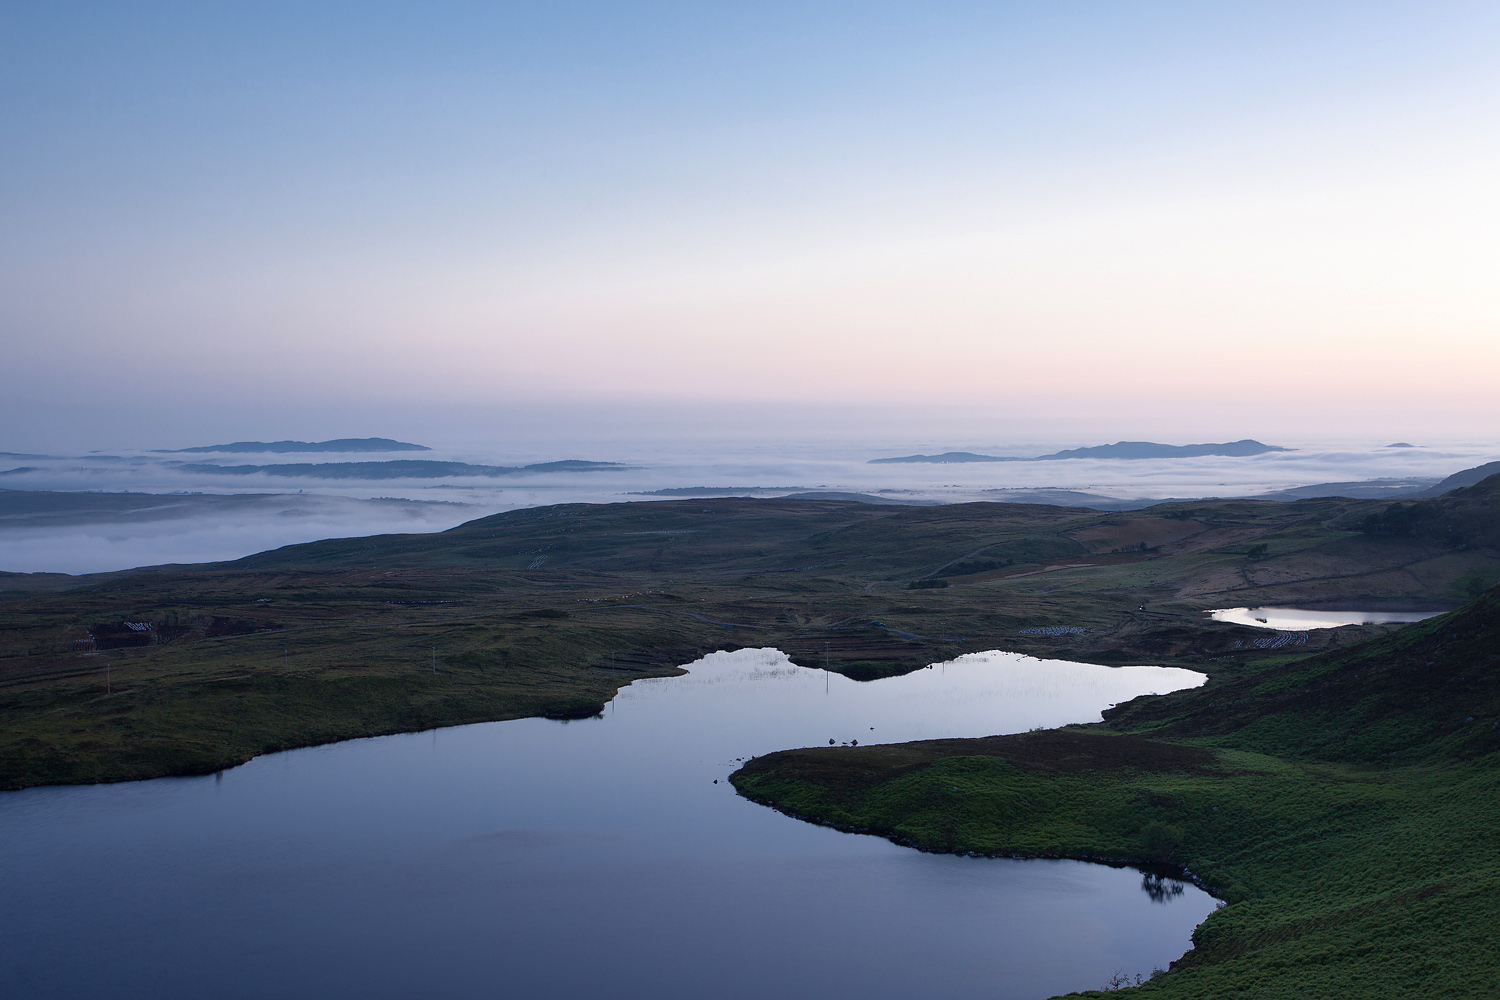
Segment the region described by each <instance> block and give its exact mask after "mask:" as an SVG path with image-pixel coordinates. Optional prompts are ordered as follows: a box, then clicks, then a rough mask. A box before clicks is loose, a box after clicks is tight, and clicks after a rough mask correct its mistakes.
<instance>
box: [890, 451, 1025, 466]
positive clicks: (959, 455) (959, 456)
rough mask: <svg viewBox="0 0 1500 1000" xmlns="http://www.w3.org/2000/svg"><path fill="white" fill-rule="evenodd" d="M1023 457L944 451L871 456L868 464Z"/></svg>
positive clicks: (993, 459)
mask: <svg viewBox="0 0 1500 1000" xmlns="http://www.w3.org/2000/svg"><path fill="white" fill-rule="evenodd" d="M1026 461H1030V460H1029V459H1025V458H1007V457H1002V456H997V455H976V454H974V453H973V452H971V451H945V452H943V454H941V455H903V456H901V457H900V458H872V459H870V461H869V463H868V464H870V465H895V464H897V463H900V462H1026Z"/></svg>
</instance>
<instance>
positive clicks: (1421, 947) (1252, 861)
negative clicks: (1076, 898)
mask: <svg viewBox="0 0 1500 1000" xmlns="http://www.w3.org/2000/svg"><path fill="white" fill-rule="evenodd" d="M1497 638H1500V589H1495V590H1491V591H1489V592H1488V593H1486V594H1485V595H1483V596H1482V597H1481V598H1480V599H1479V600H1477V601H1475V602H1474V603H1472V604H1470V605H1468V606H1466V607H1464V608H1462V609H1460V610H1459V611H1457V612H1454V613H1452V614H1449V615H1445V616H1443V617H1441V618H1438V619H1433V620H1431V621H1429V622H1425V623H1421V624H1418V625H1413V626H1409V627H1407V628H1406V629H1403V630H1401V631H1400V632H1398V633H1396V634H1395V635H1392V636H1388V637H1383V638H1378V639H1375V640H1373V641H1370V642H1368V643H1366V644H1364V645H1361V646H1359V647H1356V648H1353V649H1346V650H1339V651H1331V652H1326V653H1321V654H1317V655H1314V656H1311V657H1306V658H1303V659H1299V660H1294V661H1287V660H1284V659H1283V660H1278V661H1266V662H1253V661H1252V662H1249V663H1240V664H1236V665H1234V666H1233V667H1232V668H1229V669H1222V670H1220V671H1218V672H1217V673H1216V674H1215V675H1214V677H1213V679H1212V680H1211V681H1210V683H1209V684H1207V685H1205V686H1204V687H1203V688H1200V689H1197V690H1193V691H1187V692H1179V693H1178V694H1174V695H1168V696H1163V697H1154V698H1143V699H1137V700H1136V701H1134V702H1131V703H1128V704H1127V705H1124V706H1121V707H1120V708H1119V709H1117V710H1115V711H1114V712H1112V713H1110V715H1109V718H1108V719H1107V721H1106V722H1105V723H1104V724H1102V725H1099V726H1090V727H1071V728H1068V729H1063V730H1056V731H1051V732H1045V733H1031V734H1022V735H1018V736H1010V737H991V738H988V739H983V740H947V741H931V742H927V743H915V744H904V745H897V746H890V747H881V746H875V747H858V748H846V747H832V748H821V749H812V750H795V751H786V752H783V753H778V754H771V755H768V756H766V757H762V758H758V759H756V760H754V761H752V762H750V763H748V764H747V765H746V766H745V767H744V768H743V769H742V770H740V771H739V772H737V773H736V774H735V775H734V777H733V778H732V779H731V780H732V781H733V782H734V783H735V785H736V787H737V788H739V789H740V791H741V792H742V793H743V794H745V795H747V796H749V797H751V798H753V799H756V800H758V801H762V802H766V803H768V804H772V805H774V806H776V807H777V808H780V809H783V810H785V811H788V812H790V813H793V814H795V815H800V816H803V817H807V818H812V819H816V820H818V821H821V822H827V823H831V824H833V825H836V826H840V827H843V828H845V829H855V830H865V831H869V832H876V833H881V834H885V835H887V836H891V837H893V838H895V839H897V840H899V841H902V842H905V843H910V844H913V845H916V846H920V847H923V848H925V849H929V850H940V851H947V850H959V851H978V852H984V853H991V854H1019V855H1027V856H1064V857H1080V858H1091V859H1106V858H1107V859H1114V860H1126V861H1131V862H1137V863H1165V864H1168V865H1171V866H1174V867H1177V868H1178V869H1179V870H1180V871H1185V872H1186V874H1189V875H1191V876H1192V877H1195V878H1197V879H1199V880H1201V881H1202V882H1203V883H1204V884H1206V885H1208V886H1210V887H1212V888H1213V889H1214V890H1215V891H1216V892H1218V893H1219V894H1220V895H1222V897H1223V898H1224V899H1225V900H1226V901H1227V902H1228V903H1229V905H1228V906H1226V907H1224V908H1223V909H1220V910H1219V911H1217V912H1216V913H1214V914H1213V915H1211V916H1210V917H1209V918H1208V919H1207V920H1206V921H1205V922H1204V923H1203V924H1202V925H1201V926H1200V927H1199V928H1198V931H1197V933H1196V934H1195V938H1194V940H1195V948H1194V949H1193V950H1192V951H1191V952H1189V953H1188V954H1187V955H1186V956H1185V957H1184V958H1183V959H1182V960H1180V961H1179V962H1177V963H1174V965H1173V968H1172V970H1171V971H1170V972H1168V973H1167V974H1165V975H1163V976H1159V977H1157V978H1155V979H1152V980H1150V981H1149V982H1148V983H1146V984H1145V985H1143V986H1141V987H1139V993H1140V994H1141V995H1142V996H1161V997H1183V998H1188V997H1192V998H1199V997H1245V998H1257V1000H1260V998H1264V1000H1271V998H1291V997H1299V998H1313V997H1328V998H1335V997H1337V998H1343V997H1418V996H1420V997H1493V996H1497V995H1500V823H1497V820H1496V816H1497V815H1500V808H1497V807H1500V752H1497V751H1500V735H1497V725H1500V641H1497ZM1141 971H1144V970H1141ZM1101 985H1103V984H1101Z"/></svg>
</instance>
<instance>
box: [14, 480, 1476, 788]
mask: <svg viewBox="0 0 1500 1000" xmlns="http://www.w3.org/2000/svg"><path fill="white" fill-rule="evenodd" d="M1497 482H1500V480H1489V481H1486V482H1485V483H1481V484H1480V485H1478V486H1475V487H1471V488H1469V489H1466V490H1459V491H1455V492H1453V493H1450V494H1447V495H1445V496H1443V497H1439V498H1435V499H1431V500H1421V501H1416V502H1414V503H1412V504H1408V505H1397V506H1396V507H1395V508H1394V509H1393V508H1392V507H1391V506H1390V505H1388V504H1384V503H1381V502H1379V501H1368V500H1343V499H1337V498H1322V499H1315V500H1304V501H1299V502H1296V503H1276V502H1271V501H1213V502H1194V503H1191V504H1163V505H1159V506H1157V507H1153V508H1148V509H1146V510H1141V511H1136V512H1132V513H1129V514H1116V513H1101V512H1098V511H1092V510H1082V509H1077V508H1066V507H1055V506H1045V505H1024V504H990V503H979V504H961V505H953V506H943V507H903V506H886V505H879V506H877V505H870V504H861V503H851V502H838V501H828V500H804V499H781V500H758V499H747V498H714V499H708V500H673V501H655V502H638V503H621V504H605V505H584V504H576V505H565V506H558V507H548V508H536V509H530V510H518V511H512V512H510V513H507V514H500V515H496V516H493V517H487V518H482V519H479V520H476V521H472V522H469V523H467V524H464V525H461V526H459V527H457V528H454V529H452V530H451V531H445V532H441V533H435V534H422V535H385V536H375V537H368V538H352V539H331V540H327V541H322V542H316V543H311V544H306V545H295V546H289V547H287V548H283V549H277V550H274V551H271V552H264V553H260V554H258V555H254V556H250V557H248V558H245V559H240V560H237V561H234V562H227V563H217V564H205V565H199V566H161V567H152V568H148V569H143V570H136V571H131V572H127V573H114V574H100V575H96V576H91V577H67V576H62V575H59V574H46V575H41V574H39V575H23V574H5V575H0V720H3V723H4V725H3V729H0V787H6V788H18V787H25V786H28V785H36V784H54V783H66V782H90V781H111V780H122V779H129V778H144V777H154V776H158V775H165V774H189V773H203V772H208V771H213V770H218V769H221V768H224V767H228V766H232V765H234V764H236V763H240V762H243V761H245V760H248V759H249V758H251V757H253V756H255V755H257V754H260V753H265V752H268V751H273V750H280V749H287V748H291V747H297V746H307V745H312V744H316V743H322V742H329V741H333V740H340V739H347V738H351V737H356V736H369V735H379V734H382V733H392V732H401V731H410V730H416V729H423V728H429V727H433V726H441V725H453V724H458V723H464V722H476V721H483V720H490V719H506V718H517V717H522V716H532V715H552V716H557V717H572V716H577V715H587V714H589V713H591V712H595V711H598V710H599V708H600V707H602V704H603V702H604V701H605V700H607V699H608V698H609V697H611V696H612V694H613V693H614V691H615V690H617V689H618V687H619V686H620V685H622V684H625V683H628V682H629V681H630V680H631V679H633V678H635V677H640V676H646V675H651V674H663V673H670V672H673V671H675V670H677V669H678V668H679V665H680V664H682V663H686V662H688V661H690V660H691V659H693V658H694V657H696V656H698V655H700V654H702V653H705V652H709V651H712V650H714V649H729V648H738V647H743V646H774V647H777V648H780V649H782V650H784V651H786V652H787V653H789V654H790V655H792V656H793V657H794V658H795V659H796V660H797V661H798V662H801V663H805V664H808V665H818V666H822V665H826V666H828V667H829V668H830V669H833V670H837V671H841V672H843V673H845V674H847V675H849V676H851V677H854V678H857V679H861V680H873V679H878V678H880V677H884V676H890V675H893V674H899V673H903V672H905V671H908V670H912V669H916V668H918V667H921V666H924V665H925V664H928V663H931V662H934V661H938V660H944V659H949V658H951V657H953V656H956V655H958V654H960V653H963V652H968V651H975V650H982V649H992V648H997V647H998V648H1005V649H1011V650H1018V651H1022V652H1027V653H1031V654H1034V655H1037V656H1043V657H1046V656H1053V657H1072V658H1079V659H1087V660H1093V661H1095V662H1100V663H1130V662H1144V663H1175V664H1183V665H1189V666H1197V667H1199V668H1205V667H1204V664H1205V663H1206V664H1207V666H1206V669H1208V670H1209V671H1210V672H1213V673H1214V674H1215V676H1218V675H1219V674H1220V673H1226V674H1227V673H1228V672H1230V671H1233V670H1238V669H1248V667H1246V666H1245V665H1246V664H1248V663H1261V662H1263V660H1264V658H1265V657H1266V656H1267V655H1271V654H1284V653H1287V652H1307V651H1314V650H1320V649H1328V650H1339V649H1345V648H1348V647H1350V646H1352V645H1354V644H1357V643H1359V642H1361V641H1363V640H1365V639H1367V638H1369V637H1370V636H1374V635H1381V634H1385V633H1389V632H1391V631H1392V629H1393V627H1389V626H1371V627H1348V628H1344V629H1334V630H1324V631H1317V632H1311V633H1306V634H1304V635H1297V636H1290V637H1285V636H1283V637H1277V636H1275V635H1274V634H1272V633H1267V632H1266V631H1265V630H1261V629H1253V628H1247V627H1242V626H1237V625H1230V624H1226V623H1220V622H1214V621H1210V620H1208V618H1207V616H1205V615H1204V614H1203V611H1202V609H1204V608H1207V607H1223V606H1226V605H1242V604H1250V605H1255V604H1272V603H1277V602H1283V603H1292V602H1302V601H1308V600H1335V599H1348V600H1356V599H1357V600H1372V599H1375V600H1393V601H1397V600H1399V601H1413V600H1422V601H1427V602H1430V603H1432V604H1433V605H1434V606H1453V605H1456V604H1458V603H1461V602H1462V601H1463V600H1466V599H1468V595H1469V594H1470V592H1471V591H1476V590H1478V589H1482V588H1483V586H1485V585H1487V584H1489V583H1493V582H1494V581H1495V580H1496V579H1500V558H1497V557H1496V555H1495V554H1494V552H1495V549H1496V548H1497V546H1500V542H1497V537H1496V536H1497V527H1496V526H1497V523H1500V518H1497V517H1496V515H1495V510H1496V503H1495V501H1496V493H1497V490H1496V484H1497ZM1414 512H1415V513H1414ZM929 583H942V584H946V586H924V584H929ZM914 585H915V586H914ZM1268 643H1275V644H1277V645H1278V646H1280V647H1282V648H1279V649H1276V650H1268V649H1266V648H1265V647H1266V645H1267V644H1268Z"/></svg>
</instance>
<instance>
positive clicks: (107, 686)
mask: <svg viewBox="0 0 1500 1000" xmlns="http://www.w3.org/2000/svg"><path fill="white" fill-rule="evenodd" d="M114 690H115V688H114V683H113V682H112V681H111V680H110V677H109V661H108V660H105V661H104V693H105V694H113V693H114Z"/></svg>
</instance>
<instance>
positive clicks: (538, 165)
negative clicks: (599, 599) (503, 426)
mask: <svg viewBox="0 0 1500 1000" xmlns="http://www.w3.org/2000/svg"><path fill="white" fill-rule="evenodd" d="M1497 29H1500V7H1496V6H1495V5H1494V4H1491V3H1427V4H1416V3H1399V4H1398V3H1369V2H1361V3H1332V2H1330V3H1313V4H1308V3H1128V2H1120V3H1106V2H1098V3H988V4H934V3H924V4H914V3H912V4H893V3H859V4H852V3H851V4H827V3H825V4H817V3H812V4H808V3H799V4H775V3H757V4H753V5H752V4H743V5H734V6H732V5H728V4H701V3H697V4H688V3H680V4H645V3H636V4H628V3H626V4H621V3H609V4H605V3H574V4H568V3H548V4H451V3H450V4H443V3H422V4H415V3H411V4H401V3H359V4H353V3H350V4H333V3H316V4H273V3H257V4H206V3H192V4H150V3H138V4H130V5H122V4H117V3H108V4H77V3H66V2H60V3H47V4H40V3H38V4H24V5H23V4H20V3H11V4H6V5H4V6H3V7H0V127H3V130H4V135H5V155H4V158H3V165H0V171H3V180H4V183H3V185H0V335H3V337H4V339H5V340H6V342H7V345H8V346H7V354H8V356H9V364H8V366H7V367H8V368H9V370H10V372H11V382H12V395H11V397H10V403H9V404H5V405H7V406H9V407H11V409H8V410H7V411H6V413H7V414H12V415H15V414H36V413H40V412H47V413H59V412H63V411H65V410H66V409H67V408H68V407H69V406H70V404H71V403H72V402H74V401H75V394H76V393H77V392H78V391H79V389H78V379H79V378H80V377H82V378H83V379H84V380H85V381H90V382H92V390H91V392H90V393H89V400H90V402H91V404H92V405H95V406H99V405H103V406H106V407H108V406H110V405H115V404H118V406H119V409H120V412H121V413H122V414H124V415H125V416H124V417H123V418H122V419H129V414H131V413H136V414H144V413H145V412H146V411H148V410H150V408H151V407H153V406H160V405H174V406H190V407H193V408H202V409H203V410H204V412H210V411H213V412H220V411H225V412H227V411H230V410H232V409H233V408H235V407H242V406H244V405H246V404H250V403H254V402H257V401H264V400H265V399H266V398H267V393H268V390H267V385H268V384H274V385H275V386H276V387H277V388H276V389H275V390H274V393H273V394H274V395H276V398H278V399H281V400H283V401H292V402H295V401H296V400H304V401H305V400H307V399H310V398H312V397H313V396H316V397H317V398H318V405H320V406H325V407H326V406H328V405H335V406H336V405H338V404H339V403H341V402H345V403H348V404H349V405H350V406H367V405H372V401H377V400H380V401H384V400H393V401H397V402H401V403H405V404H410V405H428V404H433V405H436V404H439V403H449V402H454V401H461V402H462V403H464V404H465V405H471V406H482V405H484V404H486V403H487V402H498V401H504V402H507V403H514V402H515V401H517V400H523V401H524V400H537V401H545V402H550V403H553V404H559V405H560V404H564V403H566V402H567V401H568V400H570V399H576V398H588V399H591V400H594V401H596V402H597V401H598V400H600V399H618V400H625V401H628V400H632V399H650V400H655V401H661V400H671V399H683V400H688V401H691V400H694V399H715V398H729V399H737V400H745V401H752V402H753V401H756V400H763V401H766V402H767V403H775V402H777V401H795V400H799V399H805V398H807V397H808V396H809V395H817V396H818V397H819V398H820V399H822V400H825V401H829V402H835V403H836V402H838V401H840V400H847V401H849V402H850V403H851V404H861V405H868V404H869V403H870V402H871V400H872V399H877V400H878V399H885V400H890V401H891V402H892V403H893V404H898V405H901V406H910V407H918V408H920V407H923V406H932V405H935V404H938V403H941V402H943V401H945V400H951V399H952V398H954V397H955V396H960V397H964V398H966V399H969V400H972V399H973V397H974V396H975V395H976V394H982V393H984V392H987V391H990V390H991V389H992V388H997V389H1000V390H1003V392H1004V394H1005V396H1006V399H1007V405H1023V404H1024V405H1025V406H1028V407H1032V408H1040V409H1039V410H1037V412H1042V413H1045V412H1046V407H1048V406H1058V407H1063V406H1067V407H1069V408H1070V412H1076V408H1077V406H1078V405H1079V404H1078V397H1079V396H1083V397H1085V398H1088V399H1091V400H1095V401H1097V405H1098V407H1099V413H1100V415H1101V420H1104V419H1114V418H1115V417H1116V416H1118V415H1119V414H1120V413H1121V412H1122V410H1123V411H1124V412H1127V413H1129V412H1135V411H1138V412H1139V413H1140V415H1141V416H1140V419H1141V420H1142V421H1145V422H1148V423H1149V422H1150V421H1152V420H1158V421H1159V420H1160V419H1163V418H1162V415H1163V414H1169V413H1171V412H1173V410H1174V408H1177V407H1181V406H1184V405H1190V406H1195V407H1200V408H1208V409H1212V408H1214V407H1220V408H1221V410H1222V409H1224V408H1225V407H1227V406H1229V404H1228V403H1227V402H1226V398H1227V397H1232V396H1236V395H1238V396H1239V398H1238V399H1237V400H1236V401H1235V402H1234V406H1235V407H1237V408H1240V409H1241V410H1242V411H1243V412H1245V413H1247V414H1248V415H1250V416H1254V417H1256V418H1258V419H1261V420H1262V421H1265V420H1271V419H1273V418H1274V419H1284V420H1293V421H1296V420H1302V419H1305V416H1302V415H1301V414H1306V413H1309V412H1311V411H1309V410H1307V409H1305V404H1307V401H1308V400H1309V399H1310V398H1312V397H1314V396H1316V397H1318V398H1319V400H1320V402H1318V403H1317V404H1316V405H1317V406H1318V407H1321V409H1319V411H1318V412H1320V413H1326V412H1334V411H1337V412H1341V413H1346V414H1347V415H1348V419H1349V420H1351V421H1360V420H1367V419H1369V417H1368V415H1369V414H1370V413H1384V412H1388V411H1389V410H1390V408H1391V406H1392V405H1393V403H1392V400H1393V398H1399V399H1401V400H1404V401H1405V402H1404V403H1400V404H1394V405H1398V406H1409V407H1410V409H1411V413H1410V414H1409V415H1408V414H1404V413H1402V414H1398V415H1400V416H1402V417H1403V418H1406V417H1408V416H1409V418H1410V419H1413V420H1417V419H1420V420H1426V421H1428V422H1429V423H1432V424H1433V426H1435V427H1436V426H1442V427H1447V428H1449V429H1451V430H1454V431H1455V432H1461V431H1462V429H1463V428H1464V427H1466V426H1468V425H1470V424H1472V423H1473V422H1474V421H1489V422H1490V423H1491V424H1493V418H1495V417H1497V416H1500V409H1497V407H1500V404H1496V403H1495V402H1494V401H1493V399H1492V398H1490V397H1493V396H1494V395H1495V394H1494V393H1493V392H1492V391H1491V392H1488V393H1484V392H1482V390H1483V389H1484V387H1485V386H1487V385H1490V384H1492V382H1493V378H1494V373H1495V372H1496V371H1500V348H1497V346H1496V344H1497V340H1500V338H1497V336H1496V333H1497V330H1496V325H1495V324H1496V321H1497V319H1500V303H1497V293H1496V289H1495V285H1494V281H1493V277H1492V275H1493V272H1494V259H1493V258H1494V250H1493V233H1494V232H1495V231H1496V229H1495V226H1496V223H1497V221H1500V194H1497V191H1496V187H1495V181H1494V177H1496V176H1500V173H1497V170H1500V142H1497V139H1496V138H1495V133H1496V130H1495V128H1494V122H1495V120H1496V112H1497V110H1500V101H1497V97H1500V87H1497V84H1500V70H1497V63H1500V61H1497V60H1496V59H1495V53H1496V51H1500V48H1497V42H1500V30H1497ZM1022 372H1024V373H1025V375H1024V376H1021V375H1020V373H1022ZM1039 373H1040V374H1039ZM1210 383H1214V384H1212V385H1210ZM1068 396H1071V397H1072V398H1070V399H1067V401H1066V402H1063V399H1064V397H1068ZM1481 396H1483V397H1484V398H1479V397H1481ZM1147 397H1149V398H1147ZM1330 399H1332V400H1333V401H1334V402H1335V403H1337V406H1333V407H1330V406H1329V405H1328V401H1329V400H1330ZM1299 406H1304V409H1302V410H1298V409H1297V407H1299ZM215 408H218V410H217V411H216V410H215ZM1132 408H1134V410H1132ZM1226 412H1227V411H1226ZM0 415H6V414H0ZM1153 426H1154V425H1153ZM1339 429H1340V430H1348V429H1349V428H1348V427H1344V428H1339ZM245 433H246V434H247V435H248V434H250V433H251V429H247V430H246V432H245ZM309 433H311V432H309ZM1247 433H1249V431H1248V430H1247Z"/></svg>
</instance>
